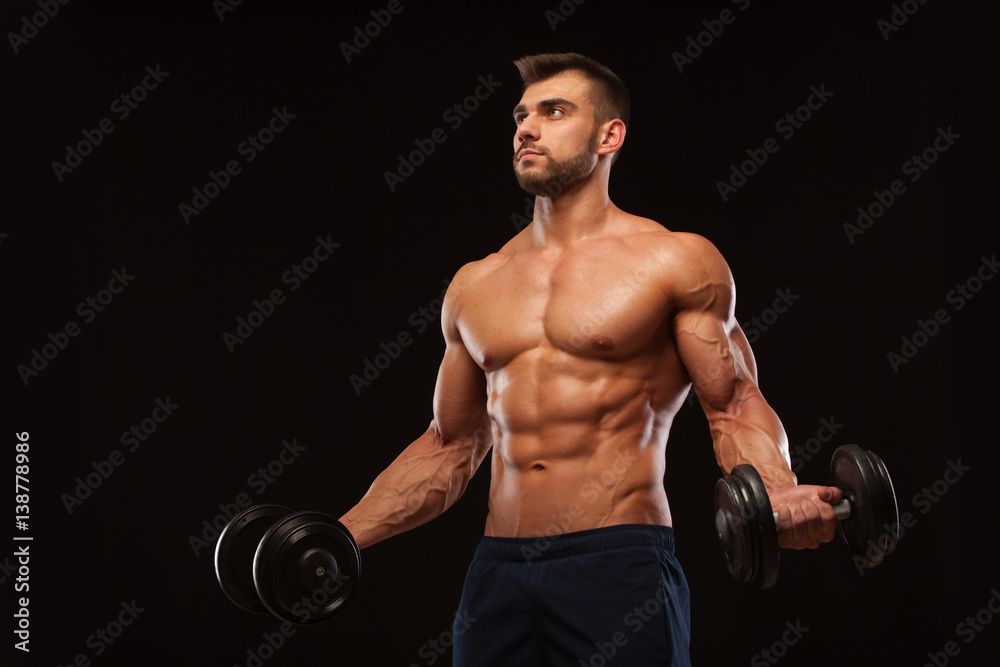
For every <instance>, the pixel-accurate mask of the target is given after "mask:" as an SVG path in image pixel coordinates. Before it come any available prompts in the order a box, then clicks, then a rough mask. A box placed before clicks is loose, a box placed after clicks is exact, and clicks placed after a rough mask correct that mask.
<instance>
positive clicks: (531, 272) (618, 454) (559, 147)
mask: <svg viewBox="0 0 1000 667" xmlns="http://www.w3.org/2000/svg"><path fill="white" fill-rule="evenodd" d="M515 64H516V65H517V67H518V70H519V71H520V73H521V77H522V79H523V80H524V82H525V88H524V91H523V95H522V97H521V100H520V102H519V103H518V104H517V106H516V107H515V108H514V122H515V125H516V130H515V132H514V141H513V147H514V154H513V160H514V173H515V175H516V177H517V179H518V182H519V184H520V185H521V187H522V188H524V189H525V190H526V191H527V192H529V193H531V194H534V195H536V198H535V208H534V216H533V220H532V222H531V224H530V225H528V226H527V227H525V228H524V229H523V230H522V231H521V232H520V233H518V234H517V235H516V236H515V237H514V238H513V239H511V240H510V241H509V242H508V243H507V244H506V245H505V246H504V247H503V248H501V249H500V250H499V252H497V253H495V254H492V255H489V256H488V257H486V258H484V259H482V260H480V261H477V262H472V263H470V264H467V265H466V266H464V267H462V268H461V269H460V270H459V271H458V273H457V274H456V276H455V278H454V280H453V281H452V283H451V285H450V286H449V289H448V293H447V295H446V297H445V300H444V307H443V312H442V327H443V330H444V337H445V341H446V343H447V347H446V349H445V353H444V359H443V361H442V362H441V367H440V370H439V373H438V377H437V385H436V387H435V392H434V406H433V407H434V419H433V421H432V422H431V424H430V427H429V428H428V429H427V431H426V432H425V433H424V434H423V435H422V436H420V437H419V438H418V439H417V440H416V441H414V442H413V443H412V444H411V445H409V446H408V447H407V448H406V449H405V450H403V452H402V453H401V454H400V455H399V457H398V458H397V459H396V460H395V461H393V463H392V464H391V465H389V467H388V468H387V469H386V470H385V471H384V472H383V473H382V474H380V475H379V476H378V478H377V479H376V480H375V481H374V483H373V484H372V486H371V489H370V490H369V491H368V493H367V494H366V495H365V496H364V497H363V498H362V499H361V501H360V502H359V503H358V504H357V505H356V506H355V507H354V508H352V509H351V510H350V511H348V512H347V513H346V514H345V515H344V516H343V517H342V518H341V522H342V523H343V524H344V525H345V526H346V527H347V529H348V530H349V531H350V532H351V533H352V534H353V535H354V537H355V539H356V540H357V542H358V545H359V546H360V547H361V548H365V547H367V546H369V545H371V544H374V543H376V542H378V541H380V540H384V539H386V538H388V537H391V536H392V535H396V534H398V533H401V532H403V531H406V530H410V529H412V528H415V527H416V526H419V525H421V524H423V523H425V522H427V521H429V520H431V519H433V518H434V517H436V516H438V515H439V514H441V513H442V512H444V511H445V510H446V509H447V508H448V507H450V506H451V505H452V504H453V503H454V502H455V501H456V500H458V498H459V497H460V496H461V495H462V493H463V491H464V490H465V488H466V485H467V484H468V482H469V479H470V478H471V477H472V475H473V474H475V472H476V470H477V469H478V468H479V466H480V464H481V463H482V462H483V460H484V459H485V458H486V456H487V454H489V453H490V449H491V448H492V450H493V452H492V456H491V459H490V469H491V475H492V478H491V483H490V493H489V513H488V515H487V517H486V529H485V536H484V538H483V540H482V543H481V544H480V546H479V547H478V549H477V551H476V556H475V558H474V560H473V563H472V565H471V567H470V569H469V572H468V575H467V578H466V583H465V589H464V592H463V595H462V601H461V604H460V611H462V612H463V613H464V614H465V615H466V616H467V617H468V618H471V619H475V620H474V621H472V622H471V625H470V626H469V627H468V628H466V629H464V630H465V631H464V632H462V633H461V634H460V635H458V636H457V637H456V644H455V649H454V659H455V665H502V666H504V667H510V666H511V665H516V666H517V667H527V666H528V665H548V664H553V665H574V666H576V665H590V664H604V663H603V662H601V660H605V661H610V660H611V659H612V658H613V659H615V660H617V661H618V664H622V665H629V666H630V667H636V666H638V665H647V664H656V665H662V664H670V665H686V664H689V660H690V659H689V657H688V642H689V634H690V632H689V626H690V623H689V598H688V589H687V584H686V582H685V580H684V575H683V572H682V571H681V569H680V566H679V565H678V564H677V561H676V559H675V558H674V555H673V533H672V529H671V528H670V526H671V514H670V505H669V503H668V502H667V495H666V492H665V490H664V487H663V477H664V467H665V451H666V445H667V436H668V434H669V431H670V426H671V423H672V421H673V418H674V416H675V415H676V414H677V412H678V410H680V408H681V406H682V405H683V404H684V399H685V397H686V396H687V393H688V391H689V389H690V388H691V387H692V386H693V387H694V390H695V391H696V392H697V396H698V399H699V401H700V403H701V406H702V408H703V409H704V411H705V414H706V415H707V417H708V423H709V426H710V429H711V435H712V441H713V444H714V448H715V455H716V459H717V460H718V463H719V466H720V467H721V468H722V470H723V472H725V473H728V472H729V471H730V470H731V469H732V468H733V466H735V465H737V464H740V463H751V464H753V465H754V466H755V467H756V468H757V470H758V471H759V472H760V474H761V476H762V477H763V479H764V482H765V485H766V486H767V490H768V493H769V495H770V498H771V503H772V507H773V509H774V511H776V512H777V513H778V531H779V532H778V534H779V544H780V545H781V546H783V547H790V548H815V547H816V546H818V545H819V544H820V543H822V542H827V541H829V540H831V539H832V538H833V535H834V532H835V527H836V523H837V521H836V518H835V516H834V512H833V508H832V506H831V503H836V502H838V501H840V499H841V492H840V491H839V489H836V488H832V487H822V486H806V485H796V479H795V475H794V474H793V473H792V471H791V469H790V467H789V456H788V442H787V438H786V436H785V432H784V429H783V427H782V425H781V422H780V421H779V419H778V417H777V415H776V414H775V413H774V411H773V410H772V409H771V408H770V406H768V404H767V403H766V402H765V400H764V398H763V397H762V395H761V392H760V390H759V389H758V387H757V372H756V365H755V362H754V358H753V354H752V352H751V351H750V347H749V344H748V342H747V339H746V337H745V336H744V334H743V331H742V330H741V329H740V327H739V325H738V324H737V322H736V319H735V318H734V309H735V288H734V285H733V278H732V275H731V273H730V271H729V268H728V266H727V265H726V262H725V260H724V259H723V258H722V256H721V255H720V254H719V252H718V251H717V250H716V248H715V247H714V246H713V245H712V244H711V243H709V242H708V241H707V240H705V239H704V238H702V237H700V236H697V235H694V234H687V233H680V232H671V231H669V230H666V229H664V228H663V227H662V226H661V225H659V224H657V223H656V222H654V221H652V220H648V219H645V218H641V217H638V216H635V215H631V214H629V213H626V212H624V211H622V210H621V209H619V208H618V207H617V206H615V205H614V204H613V203H612V202H611V200H610V199H609V198H608V178H609V176H610V172H611V166H612V163H613V162H614V159H615V157H616V156H617V153H618V151H619V150H620V149H621V147H622V143H623V141H624V139H625V133H626V128H627V125H628V115H629V101H628V100H629V98H628V91H627V89H626V88H625V86H624V85H623V84H622V83H621V81H620V80H619V79H618V77H617V76H615V75H614V74H613V73H612V72H611V71H610V70H608V69H607V68H605V67H603V66H602V65H599V64H597V63H595V62H594V61H592V60H589V59H587V58H584V57H582V56H579V55H576V54H543V55H540V56H530V57H527V58H522V59H520V60H518V61H517V62H516V63H515ZM553 533H558V534H553ZM456 634H458V633H456ZM599 656H600V660H599V659H598V657H599Z"/></svg>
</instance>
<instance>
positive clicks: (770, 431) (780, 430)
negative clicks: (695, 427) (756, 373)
mask: <svg viewBox="0 0 1000 667" xmlns="http://www.w3.org/2000/svg"><path fill="white" fill-rule="evenodd" d="M704 407H705V412H706V414H707V416H708V420H709V428H710V429H711V432H712V443H713V446H714V448H715V458H716V460H717V461H718V463H719V467H720V468H722V470H723V472H725V473H726V474H729V472H730V471H731V470H732V469H733V467H735V466H737V465H740V464H743V463H749V464H751V465H753V466H754V468H756V469H757V472H759V473H760V476H761V478H762V479H763V480H764V485H765V486H767V488H768V490H769V491H778V490H781V489H785V488H788V487H791V486H795V484H796V479H795V474H794V473H793V472H792V470H791V467H790V460H789V455H788V437H787V436H786V435H785V429H784V427H783V426H782V425H781V420H780V419H778V415H777V414H775V412H774V410H773V409H771V406H770V405H768V404H767V401H765V400H764V397H763V396H762V395H761V393H760V390H759V389H758V388H757V386H756V385H755V384H753V383H745V384H743V385H742V386H740V387H737V390H736V391H735V392H734V394H733V396H732V397H731V400H729V401H727V402H725V404H723V405H717V406H712V405H705V406H704Z"/></svg>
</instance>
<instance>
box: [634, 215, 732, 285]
mask: <svg viewBox="0 0 1000 667" xmlns="http://www.w3.org/2000/svg"><path fill="white" fill-rule="evenodd" d="M631 217H632V218H635V219H634V220H630V224H629V228H630V232H629V233H628V234H626V235H624V237H623V241H624V242H625V243H626V244H627V245H628V246H629V247H630V248H632V249H634V250H635V252H637V253H639V254H640V255H643V256H647V257H649V258H650V260H649V261H651V262H653V263H655V264H657V265H659V266H661V267H662V268H663V269H664V270H672V269H682V270H683V271H685V272H690V271H692V270H696V271H697V272H699V273H700V272H702V271H704V272H707V273H712V274H715V273H717V272H719V271H728V266H727V265H726V261H725V259H724V258H723V257H722V253H720V252H719V249H718V248H716V247H715V245H714V244H713V243H712V242H711V241H709V240H708V239H707V238H705V237H704V236H701V235H700V234H695V233H693V232H679V231H672V230H670V229H667V228H666V227H664V226H663V225H661V224H660V223H658V222H656V221H654V220H650V219H649V218H638V217H636V216H631ZM671 272H672V271H671Z"/></svg>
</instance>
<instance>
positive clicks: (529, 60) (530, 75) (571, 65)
mask: <svg viewBox="0 0 1000 667" xmlns="http://www.w3.org/2000/svg"><path fill="white" fill-rule="evenodd" d="M514 65H515V66H516V67H517V71H518V72H520V74H521V80H522V81H524V88H527V87H528V86H530V85H531V84H533V83H535V82H537V81H544V80H546V79H551V78H552V77H554V76H556V75H558V74H562V73H563V72H569V71H574V72H579V73H580V74H582V75H583V76H584V77H585V78H586V79H588V80H589V81H590V102H591V104H593V105H594V119H595V120H597V122H598V123H605V122H607V121H609V120H614V119H615V118H620V119H621V120H622V122H623V123H625V127H626V128H627V127H628V121H629V112H630V108H631V102H630V100H629V94H628V88H627V87H626V86H625V84H624V83H623V82H622V80H621V79H619V78H618V75H617V74H615V73H614V72H612V71H611V70H610V69H608V68H607V67H605V66H604V65H602V64H601V63H599V62H597V61H596V60H592V59H591V58H588V57H587V56H582V55H580V54H579V53H539V54H536V55H533V56H524V57H523V58H518V59H517V60H515V61H514Z"/></svg>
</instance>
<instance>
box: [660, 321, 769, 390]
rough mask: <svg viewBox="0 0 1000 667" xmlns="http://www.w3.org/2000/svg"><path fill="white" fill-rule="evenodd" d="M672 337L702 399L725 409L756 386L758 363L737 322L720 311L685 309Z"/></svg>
mask: <svg viewBox="0 0 1000 667" xmlns="http://www.w3.org/2000/svg"><path fill="white" fill-rule="evenodd" d="M674 336H675V340H676V342H677V350H678V353H679V354H680V357H681V361H682V363H683V364H684V368H685V370H686V371H687V373H688V376H689V377H690V379H691V383H692V384H693V385H694V389H695V391H696V392H697V393H698V397H699V399H700V400H701V402H702V403H703V404H704V405H705V406H706V407H707V408H713V409H717V410H724V409H725V408H726V407H727V406H728V405H730V404H731V403H733V402H734V401H736V400H738V397H739V395H740V394H741V393H743V392H745V391H746V390H748V389H750V388H756V385H757V366H756V362H755V361H754V357H753V352H752V351H751V350H750V344H749V343H748V342H747V338H746V335H745V334H744V333H743V330H742V329H741V328H740V326H739V324H737V323H736V321H735V320H734V319H733V318H732V316H726V315H723V314H721V313H717V312H713V310H711V309H706V310H687V311H684V312H681V313H679V314H678V315H677V316H676V318H675V327H674Z"/></svg>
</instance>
